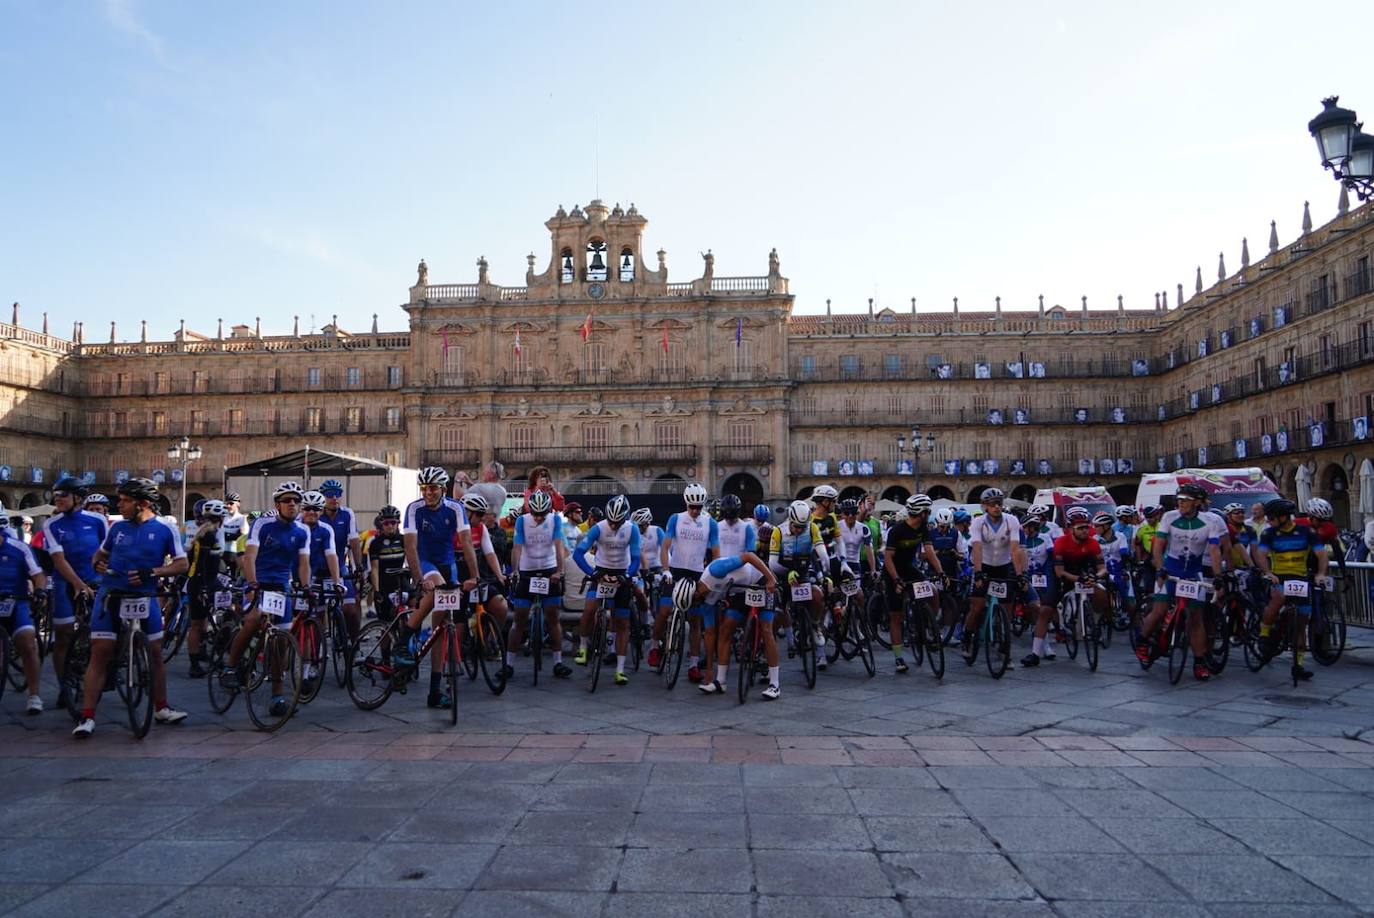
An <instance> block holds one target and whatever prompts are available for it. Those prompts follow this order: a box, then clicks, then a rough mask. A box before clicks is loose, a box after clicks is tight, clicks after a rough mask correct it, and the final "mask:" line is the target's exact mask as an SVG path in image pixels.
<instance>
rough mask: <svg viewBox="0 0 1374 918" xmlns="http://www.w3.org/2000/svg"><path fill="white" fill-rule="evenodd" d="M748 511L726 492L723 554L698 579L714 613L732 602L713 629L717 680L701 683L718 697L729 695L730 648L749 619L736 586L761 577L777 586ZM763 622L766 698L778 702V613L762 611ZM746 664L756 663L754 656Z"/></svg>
mask: <svg viewBox="0 0 1374 918" xmlns="http://www.w3.org/2000/svg"><path fill="white" fill-rule="evenodd" d="M742 510H743V507H742V506H741V503H740V499H739V497H738V496H737V495H735V494H726V495H725V496H724V497H722V498H721V501H720V514H721V519H720V525H719V532H720V546H719V547H720V557H719V558H717V559H716V560H715V561H713V562H711V564H709V565H707V568H706V571H705V573H704V574H703V575H702V578H701V580H700V581H698V583H697V596H696V601H697V602H698V603H700V604H704V605H706V606H709V607H710V609H711V612H712V614H713V616H714V612H715V609H716V606H717V605H718V604H720V603H721V602H725V603H726V607H725V610H724V613H723V614H722V615H721V616H720V617H719V619H717V622H716V627H715V628H713V629H712V630H711V631H710V632H708V633H707V640H708V641H711V642H712V643H711V644H708V647H709V646H713V647H714V649H715V660H716V677H715V679H713V680H711V681H709V682H708V681H705V680H703V681H702V683H701V684H700V685H699V686H697V688H699V689H701V691H702V693H704V694H707V695H718V694H724V693H725V679H726V677H727V676H728V675H729V671H730V669H729V667H730V649H731V646H732V644H733V640H734V633H735V628H736V626H738V625H739V624H740V623H741V622H743V621H744V615H745V608H744V595H743V594H741V593H736V595H734V596H733V597H732V596H730V590H731V588H732V587H733V588H736V589H740V588H744V587H750V586H753V585H754V584H756V583H758V582H759V581H760V580H762V581H763V582H764V589H766V590H768V591H770V592H771V591H773V590H775V589H777V578H775V577H774V576H773V573H772V571H770V570H768V565H766V564H765V563H764V562H763V559H761V558H760V557H759V556H758V555H757V554H756V551H757V548H758V531H757V530H756V529H755V528H754V523H753V521H751V520H743V519H740V513H741V511H742ZM759 621H760V623H761V624H762V625H763V629H764V632H763V646H764V659H765V660H766V661H767V663H768V687H767V688H766V689H765V692H764V697H765V698H767V699H768V700H770V701H772V700H775V699H776V698H777V697H778V648H777V643H776V641H775V640H774V638H773V633H772V632H773V611H772V610H771V609H760V611H759ZM746 665H753V661H752V660H751V661H750V662H749V663H748V664H746Z"/></svg>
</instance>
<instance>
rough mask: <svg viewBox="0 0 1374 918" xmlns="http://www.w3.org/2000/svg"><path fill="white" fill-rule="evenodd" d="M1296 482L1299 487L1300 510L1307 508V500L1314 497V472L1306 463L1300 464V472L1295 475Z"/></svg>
mask: <svg viewBox="0 0 1374 918" xmlns="http://www.w3.org/2000/svg"><path fill="white" fill-rule="evenodd" d="M1294 482H1295V483H1296V484H1297V487H1298V510H1299V511H1301V510H1305V509H1306V508H1307V502H1308V501H1310V500H1311V499H1312V472H1311V470H1310V469H1308V467H1307V466H1306V465H1300V466H1298V474H1297V475H1295V476H1294Z"/></svg>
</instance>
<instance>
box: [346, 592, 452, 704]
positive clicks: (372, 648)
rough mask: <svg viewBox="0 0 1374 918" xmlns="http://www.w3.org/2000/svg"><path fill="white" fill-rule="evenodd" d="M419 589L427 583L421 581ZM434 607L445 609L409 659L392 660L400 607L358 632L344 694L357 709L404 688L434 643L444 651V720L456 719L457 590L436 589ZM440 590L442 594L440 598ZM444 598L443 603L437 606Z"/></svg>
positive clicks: (398, 637)
mask: <svg viewBox="0 0 1374 918" xmlns="http://www.w3.org/2000/svg"><path fill="white" fill-rule="evenodd" d="M423 589H432V587H430V586H429V585H427V584H426V585H425V586H424V587H423ZM434 593H435V597H434V611H435V612H447V613H449V614H447V615H445V616H443V620H442V621H441V622H440V623H439V624H437V625H435V626H434V628H433V629H432V630H431V631H430V633H429V637H428V638H426V639H425V640H424V642H423V643H422V644H420V646H419V647H418V648H415V649H414V650H413V652H412V655H411V659H410V661H408V662H407V661H401V662H397V661H396V660H395V658H394V654H393V650H394V649H395V648H399V647H400V646H401V644H402V642H401V628H402V626H403V625H404V623H405V621H406V615H405V613H404V612H403V611H402V610H400V609H398V610H397V614H396V617H395V618H393V619H392V620H391V621H390V622H383V621H376V620H374V621H370V622H368V623H367V624H366V625H365V626H363V629H362V630H361V631H359V632H358V640H357V641H356V642H355V643H354V652H353V658H352V659H351V660H350V661H349V664H348V680H347V685H346V687H347V689H348V697H349V698H351V699H352V700H353V703H354V704H355V705H357V707H358V708H359V710H363V711H375V710H376V709H377V708H380V707H381V706H382V705H383V704H385V703H386V700H387V699H388V698H390V697H391V694H392V692H400V693H401V694H402V695H404V694H405V693H406V689H407V688H408V687H409V683H410V681H411V680H412V679H414V678H416V676H418V674H419V671H420V662H421V661H422V660H423V659H424V658H425V656H426V655H427V654H429V653H430V651H431V650H432V649H434V648H435V647H436V646H438V647H440V648H442V649H443V650H444V651H445V655H444V664H443V667H444V672H443V678H444V682H445V683H446V684H447V686H448V693H449V700H450V704H449V723H450V725H457V723H458V668H459V667H460V666H462V665H463V659H462V658H463V650H462V642H461V641H460V640H459V639H458V626H457V625H456V624H455V623H454V616H455V615H456V614H457V613H458V612H460V611H461V601H460V595H459V591H458V590H435V591H434ZM441 594H445V595H442V598H441ZM441 602H442V603H443V605H444V608H441V607H440V603H441Z"/></svg>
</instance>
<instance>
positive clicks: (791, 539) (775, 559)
mask: <svg viewBox="0 0 1374 918" xmlns="http://www.w3.org/2000/svg"><path fill="white" fill-rule="evenodd" d="M823 544H824V543H823V542H821V531H820V528H819V527H817V526H816V524H815V523H814V522H809V523H807V524H806V525H805V526H803V527H802V530H801V532H793V531H792V524H791V523H784V524H783V525H781V526H775V527H773V536H772V539H771V541H770V542H769V546H768V554H769V557H770V562H769V563H771V564H775V565H779V566H781V567H782V568H784V569H786V570H791V571H797V572H798V573H801V572H804V571H806V570H807V569H809V568H810V566H811V558H812V553H813V552H814V551H815V549H816V546H818V545H823Z"/></svg>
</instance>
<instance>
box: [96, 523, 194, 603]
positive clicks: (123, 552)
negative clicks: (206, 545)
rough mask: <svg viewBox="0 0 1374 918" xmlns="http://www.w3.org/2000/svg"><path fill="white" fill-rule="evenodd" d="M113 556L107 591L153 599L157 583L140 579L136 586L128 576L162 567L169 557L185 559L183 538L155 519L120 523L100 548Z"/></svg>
mask: <svg viewBox="0 0 1374 918" xmlns="http://www.w3.org/2000/svg"><path fill="white" fill-rule="evenodd" d="M100 547H101V548H102V549H103V550H104V551H105V552H107V553H108V554H109V556H110V561H109V567H108V568H106V570H105V576H104V577H103V578H102V579H101V584H102V586H103V587H104V588H105V589H107V590H118V591H120V592H121V593H137V594H138V595H140V596H152V595H153V594H154V593H156V592H157V580H156V578H154V579H152V581H151V582H148V581H147V580H144V579H143V578H139V579H140V582H139V584H138V585H137V586H134V585H133V584H131V583H129V575H130V574H136V573H138V572H139V571H146V570H148V569H150V568H154V567H161V566H162V565H163V564H164V563H166V560H167V559H168V558H184V557H186V550H185V549H184V548H182V547H181V536H179V535H178V534H177V531H176V529H175V528H174V527H172V526H168V525H167V524H166V523H164V522H163V521H162V520H160V519H157V518H153V519H149V520H145V521H143V522H141V523H138V522H131V521H129V520H119V521H118V522H116V523H115V524H114V525H113V526H111V527H110V531H109V532H108V533H107V534H106V536H105V541H104V543H102V544H101V546H100Z"/></svg>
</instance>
